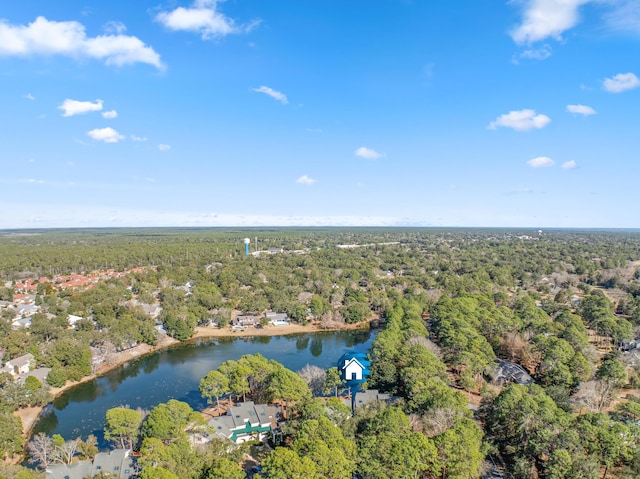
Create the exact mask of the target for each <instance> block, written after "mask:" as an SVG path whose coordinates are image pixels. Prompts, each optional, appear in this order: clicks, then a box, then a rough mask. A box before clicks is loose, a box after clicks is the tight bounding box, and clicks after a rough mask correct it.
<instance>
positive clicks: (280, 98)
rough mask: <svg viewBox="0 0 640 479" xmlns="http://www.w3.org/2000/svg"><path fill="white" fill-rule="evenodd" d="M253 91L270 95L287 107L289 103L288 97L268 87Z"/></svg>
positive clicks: (253, 89)
mask: <svg viewBox="0 0 640 479" xmlns="http://www.w3.org/2000/svg"><path fill="white" fill-rule="evenodd" d="M251 91H257V92H258V93H264V94H265V95H269V96H270V97H271V98H273V99H275V100H278V101H279V102H282V104H284V105H286V104H287V103H289V100H287V97H286V95H285V94H284V93H280V92H279V91H277V90H274V89H272V88H269V87H268V86H261V87H260V88H252V89H251Z"/></svg>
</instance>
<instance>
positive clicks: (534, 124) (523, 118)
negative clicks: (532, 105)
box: [489, 109, 551, 131]
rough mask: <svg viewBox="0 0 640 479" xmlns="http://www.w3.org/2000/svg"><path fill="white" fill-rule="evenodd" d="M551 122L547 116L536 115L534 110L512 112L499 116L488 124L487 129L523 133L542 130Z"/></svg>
mask: <svg viewBox="0 0 640 479" xmlns="http://www.w3.org/2000/svg"><path fill="white" fill-rule="evenodd" d="M550 122H551V118H549V117H548V116H547V115H543V114H536V112H535V110H529V109H525V110H514V111H510V112H509V113H506V114H504V115H500V116H499V117H498V118H496V119H495V121H492V122H491V123H489V129H490V130H495V129H496V128H497V127H499V126H503V127H506V128H513V129H514V130H519V131H525V130H531V129H533V128H544V127H545V126H547V125H548V124H549V123H550Z"/></svg>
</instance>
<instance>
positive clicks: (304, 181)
mask: <svg viewBox="0 0 640 479" xmlns="http://www.w3.org/2000/svg"><path fill="white" fill-rule="evenodd" d="M317 182H318V181H317V180H314V179H313V178H309V177H308V176H307V175H302V176H301V177H300V178H298V179H297V180H296V183H298V184H301V185H314V184H316V183H317Z"/></svg>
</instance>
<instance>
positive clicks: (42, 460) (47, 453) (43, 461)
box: [27, 432, 55, 471]
mask: <svg viewBox="0 0 640 479" xmlns="http://www.w3.org/2000/svg"><path fill="white" fill-rule="evenodd" d="M27 451H28V452H29V462H30V463H31V464H38V465H39V466H40V468H41V469H42V470H43V471H44V470H45V469H46V468H47V467H48V466H49V465H50V464H53V462H54V460H55V457H54V456H55V454H54V447H53V441H52V440H51V438H50V437H49V436H47V435H46V434H45V433H43V432H41V433H38V434H37V435H36V436H34V437H33V439H31V441H30V442H29V444H28V445H27Z"/></svg>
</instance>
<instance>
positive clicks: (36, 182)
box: [20, 178, 46, 185]
mask: <svg viewBox="0 0 640 479" xmlns="http://www.w3.org/2000/svg"><path fill="white" fill-rule="evenodd" d="M20 182H21V183H28V184H30V185H44V184H45V183H46V182H45V181H44V180H37V179H35V178H27V179H26V180H20Z"/></svg>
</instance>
